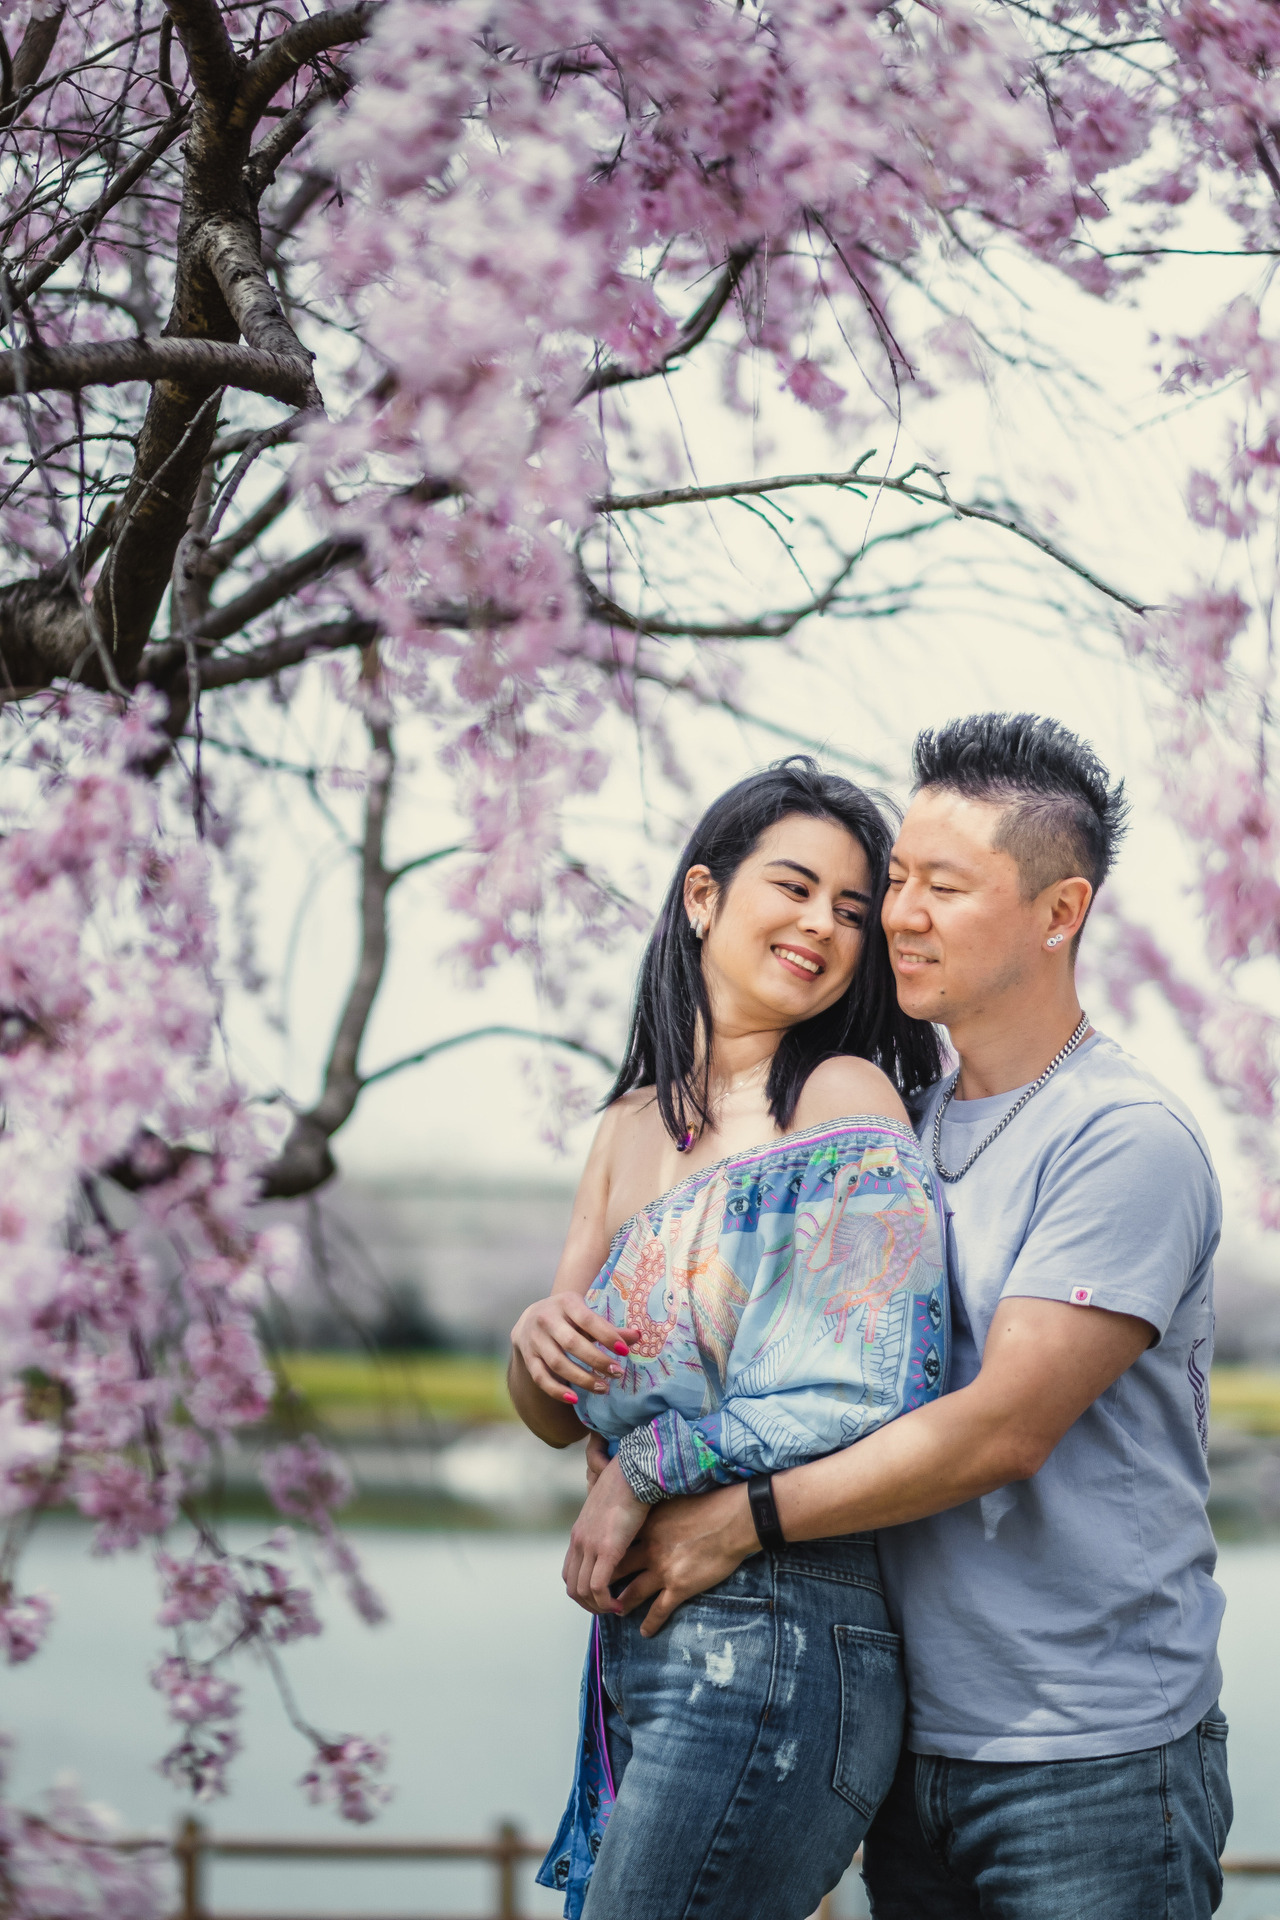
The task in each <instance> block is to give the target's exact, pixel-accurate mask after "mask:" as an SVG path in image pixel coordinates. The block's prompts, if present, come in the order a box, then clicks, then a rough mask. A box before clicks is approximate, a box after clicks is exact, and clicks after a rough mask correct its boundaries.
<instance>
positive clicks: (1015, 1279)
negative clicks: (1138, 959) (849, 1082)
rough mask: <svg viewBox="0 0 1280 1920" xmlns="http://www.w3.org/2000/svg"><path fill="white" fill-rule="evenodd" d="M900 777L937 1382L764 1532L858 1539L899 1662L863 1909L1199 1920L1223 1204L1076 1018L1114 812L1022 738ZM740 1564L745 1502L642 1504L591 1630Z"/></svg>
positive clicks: (661, 1605) (811, 1481)
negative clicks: (867, 1534)
mask: <svg viewBox="0 0 1280 1920" xmlns="http://www.w3.org/2000/svg"><path fill="white" fill-rule="evenodd" d="M914 766H915V778H916V793H915V798H914V799H913V801H912V803H911V806H910V808H909V810H908V812H907V815H906V817H905V819H904V821H903V825H902V830H901V833H900V835H899V837H898V841H897V844H896V847H895V850H894V858H893V863H892V867H891V871H890V883H889V890H888V895H887V898H886V900H885V903H884V910H883V922H884V928H885V932H886V935H887V937H888V941H889V947H890V952H891V957H892V962H893V968H894V973H895V976H896V979H897V984H898V995H899V999H900V1002H901V1004H902V1006H903V1007H904V1008H905V1010H906V1011H907V1012H909V1013H911V1014H914V1015H916V1016H918V1017H920V1018H922V1019H928V1020H934V1021H938V1022H940V1023H942V1024H943V1025H944V1026H946V1028H947V1029H948V1031H949V1033H950V1037H951V1041H952V1045H953V1047H954V1048H955V1051H956V1053H957V1055H958V1056H959V1061H960V1065H959V1069H958V1074H957V1075H956V1076H955V1077H954V1081H953V1078H952V1077H951V1076H949V1077H948V1078H947V1079H946V1080H944V1081H943V1082H941V1083H940V1084H939V1085H937V1086H935V1087H933V1088H932V1089H930V1090H929V1092H928V1093H927V1094H926V1095H925V1097H924V1099H923V1102H922V1104H921V1106H920V1110H919V1113H918V1117H917V1127H918V1131H919V1132H920V1134H921V1137H922V1139H923V1140H924V1141H925V1142H926V1144H927V1147H928V1150H929V1152H930V1153H931V1154H932V1155H933V1156H934V1158H935V1160H936V1163H937V1165H938V1168H939V1171H940V1172H941V1174H942V1176H943V1179H944V1181H945V1182H946V1191H947V1196H948V1199H949V1202H950V1204H951V1207H952V1209H953V1222H952V1232H953V1248H952V1253H953V1287H952V1293H953V1311H954V1322H955V1324H954V1354H953V1361H952V1369H951V1376H950V1382H949V1391H948V1392H947V1393H946V1394H945V1395H944V1396H943V1397H942V1398H941V1399H940V1400H938V1401H936V1402H934V1403H933V1404H932V1405H930V1406H928V1407H924V1408H921V1409H919V1410H917V1411H916V1412H913V1413H910V1414H908V1415H906V1416H905V1417H904V1418H903V1419H901V1420H898V1421H896V1422H894V1423H893V1424H891V1425H890V1426H888V1427H886V1428H884V1429H882V1430H880V1431H879V1432H877V1433H875V1434H872V1435H870V1436H869V1437H868V1438H867V1439H865V1440H863V1441H861V1442H859V1443H858V1444H857V1445H856V1446H853V1447H850V1448H848V1449H847V1450H846V1451H844V1452H842V1453H838V1454H834V1455H831V1456H829V1457H828V1458H826V1459H824V1460H820V1461H814V1462H811V1463H809V1464H808V1465H805V1466H801V1467H797V1468H795V1469H793V1470H792V1471H790V1472H787V1473H780V1474H775V1475H774V1476H773V1495H774V1499H775V1503H776V1508H777V1514H778V1518H779V1520H780V1522H781V1528H782V1532H783V1534H784V1536H785V1537H786V1539H788V1540H805V1539H817V1538H823V1537H825V1536H828V1535H832V1534H839V1533H844V1532H851V1531H861V1530H863V1529H866V1528H872V1527H874V1528H877V1529H879V1547H880V1555H881V1561H882V1566H883V1571H884V1577H885V1583H886V1589H887V1592H888V1595H889V1599H890V1605H891V1609H892V1610H894V1612H895V1614H896V1616H897V1618H898V1620H899V1621H900V1624H901V1629H902V1633H903V1637H904V1643H905V1653H906V1662H907V1681H908V1696H909V1709H908V1730H907V1740H906V1749H905V1751H904V1754H903V1758H902V1763H901V1766H900V1768H899V1772H898V1777H897V1780H896V1781H895V1784H894V1786H893V1788H892V1790H891V1792H890V1795H889V1798H888V1800H887V1801H886V1802H885V1804H884V1805H883V1807H882V1808H881V1810H880V1813H879V1815H878V1816H877V1819H876V1821H875V1824H874V1826H873V1827H872V1830H871V1833H870V1834H869V1836H868V1840H867V1845H866V1879H867V1885H868V1889H869V1892H870V1896H871V1900H872V1907H873V1912H874V1914H875V1915H876V1920H978V1916H984V1915H998V1916H1000V1920H1174V1917H1175V1916H1176V1917H1177V1920H1201V1916H1203V1915H1207V1914H1209V1913H1210V1912H1212V1911H1213V1910H1214V1909H1215V1908H1216V1907H1217V1905H1218V1903H1219V1900H1220V1898H1221V1890H1222V1881H1221V1875H1220V1872H1219V1869H1218V1857H1219V1855H1220V1852H1221V1849H1222V1845H1223V1842H1224V1840H1225V1837H1226V1831H1227V1827H1228V1825H1229V1823H1230V1818H1231V1798H1230V1791H1229V1788H1228V1784H1227V1773H1226V1749H1225V1735H1226V1724H1225V1722H1224V1721H1223V1719H1222V1717H1221V1715H1220V1713H1219V1712H1218V1709H1217V1704H1216V1703H1217V1695H1218V1689H1219V1682H1220V1674H1219V1668H1218V1663H1217V1656H1216V1642H1217V1633H1218V1625H1219V1621H1220V1618H1221V1611H1222V1595H1221V1593H1220V1591H1219V1589H1218V1588H1217V1586H1216V1585H1215V1584H1214V1581H1213V1578H1212V1574H1213V1566H1214V1558H1215V1553H1214V1543H1213V1537H1212V1534H1211V1532H1210V1529H1209V1525H1208V1520H1207V1518H1206V1514H1205V1498H1206V1494H1207V1490H1208V1476H1207V1471H1206V1465H1205V1446H1206V1440H1207V1434H1206V1393H1207V1386H1206V1381H1207V1376H1208V1368H1209V1361H1210V1356H1211V1345H1212V1328H1213V1313H1212V1269H1211V1262H1212V1256H1213V1252H1214V1249H1215V1247H1216V1245H1217V1240H1218V1232H1219V1226H1220V1219H1221V1206H1220V1197H1219V1193H1218V1187H1217V1182H1216V1180H1215V1178H1214V1174H1213V1169H1212V1166H1211V1164H1210V1161H1209V1156H1208V1152H1207V1149H1206V1147H1205V1144H1204V1142H1203V1140H1202V1138H1201V1136H1200V1133H1199V1131H1198V1129H1197V1127H1196V1125H1195V1122H1194V1121H1193V1120H1192V1118H1191V1116H1190V1115H1189V1114H1188V1113H1187V1111H1186V1109H1185V1108H1184V1107H1183V1106H1182V1105H1181V1104H1180V1102H1178V1101H1177V1100H1175V1099H1174V1097H1173V1096H1172V1095H1171V1094H1169V1093H1167V1092H1165V1090H1164V1089H1163V1088H1162V1087H1161V1086H1160V1085H1159V1083H1158V1082H1157V1081H1155V1080H1154V1079H1153V1078H1152V1077H1151V1076H1150V1075H1149V1074H1147V1073H1146V1072H1145V1070H1144V1069H1143V1068H1141V1067H1140V1066H1139V1065H1138V1063H1137V1062H1136V1061H1135V1060H1133V1059H1132V1058H1131V1057H1130V1056H1129V1055H1127V1054H1126V1053H1125V1052H1123V1050H1122V1049H1121V1048H1120V1047H1118V1046H1117V1045H1116V1044H1115V1042H1114V1041H1112V1040H1110V1039H1107V1038H1106V1037H1104V1036H1103V1035H1101V1034H1099V1033H1096V1032H1095V1031H1094V1030H1093V1029H1092V1027H1090V1026H1089V1025H1088V1022H1087V1019H1086V1018H1085V1016H1084V1015H1083V1014H1082V1012H1081V1009H1080V1005H1079V1002H1078V1000H1077V998H1076V987H1075V955H1076V949H1077V946H1078V943H1079V939H1080V934H1081V931H1082V929H1083V927H1084V923H1085V919H1086V916H1087V914H1088V911H1089V907H1090V904H1091V902H1092V899H1093V897H1094V894H1095V892H1096V890H1097V888H1098V887H1099V886H1100V885H1101V884H1102V881H1103V880H1104V879H1105V877H1106V874H1107V872H1108V870H1109V868H1110V866H1111V864H1112V860H1113V858H1114V854H1115V850H1116V846H1117V843H1118V841H1119V838H1120V835H1121V833H1122V831H1123V814H1124V803H1123V797H1122V788H1121V787H1120V786H1116V787H1114V788H1113V787H1111V786H1110V784H1109V781H1108V776H1107V774H1106V771H1105V769H1104V768H1103V767H1102V766H1101V765H1100V764H1099V762H1098V760H1097V759H1096V757H1095V756H1094V754H1093V753H1092V752H1091V751H1090V749H1089V748H1088V747H1087V746H1085V745H1084V744H1083V743H1082V742H1081V741H1080V740H1078V739H1077V738H1076V737H1075V736H1074V735H1072V734H1070V733H1068V732H1067V731H1066V729H1065V728H1063V727H1061V726H1059V725H1057V724H1056V723H1054V722H1052V721H1046V720H1042V719H1036V718H1034V717H1031V716H1027V715H1022V716H1018V717H1015V718H1010V717H1009V716H1006V715H1000V714H984V715H980V716H976V717H972V718H969V719H966V720H961V721H957V722H954V723H952V724H951V725H949V726H947V727H945V728H943V729H942V730H941V731H940V732H938V733H937V734H933V733H923V734H921V736H920V738H919V739H918V741H917V742H916V749H915V761H914ZM757 1551H759V1538H758V1536H757V1534H756V1531H755V1527H754V1524H753V1520H752V1514H751V1507H750V1504H749V1501H748V1495H747V1490H746V1488H745V1487H741V1488H739V1487H733V1488H725V1489H722V1490H717V1491H716V1492H714V1493H710V1494H705V1495H702V1496H700V1497H699V1498H698V1499H695V1500H688V1501H675V1502H671V1503H669V1504H667V1505H664V1506H661V1507H659V1508H656V1509H655V1511H654V1514H653V1516H652V1518H651V1519H650V1521H649V1522H648V1524H647V1526H646V1528H645V1530H644V1532H643V1533H642V1534H641V1536H640V1538H639V1540H638V1541H637V1543H636V1545H635V1546H634V1547H633V1548H632V1550H631V1552H630V1554H629V1555H628V1556H627V1557H626V1558H625V1559H624V1560H623V1561H622V1563H621V1567H620V1571H621V1572H622V1573H624V1574H626V1573H630V1572H631V1571H632V1570H633V1569H634V1570H635V1578H634V1579H633V1580H632V1582H631V1584H630V1585H629V1586H628V1587H627V1588H626V1590H625V1592H624V1594H623V1599H622V1605H623V1607H624V1609H625V1610H627V1611H630V1610H631V1608H633V1607H635V1606H637V1605H641V1604H643V1603H644V1602H646V1601H649V1600H650V1599H652V1605H651V1607H650V1610H649V1613H648V1616H647V1618H646V1620H645V1625H644V1631H645V1632H646V1633H654V1632H657V1631H659V1630H660V1628H661V1626H662V1624H663V1622H664V1621H665V1620H666V1619H667V1618H668V1617H669V1615H670V1614H671V1612H672V1610H673V1609H674V1608H675V1607H676V1606H678V1605H679V1604H680V1603H681V1602H682V1601H683V1600H686V1599H688V1598H689V1597H690V1596H691V1595H693V1594H695V1593H698V1592H702V1591H704V1590H705V1589H706V1588H708V1587H710V1586H713V1585H715V1584H716V1583H717V1582H718V1581H720V1580H722V1579H724V1578H725V1577H726V1575H727V1574H728V1573H730V1572H731V1571H732V1570H733V1568H735V1567H736V1566H737V1565H739V1564H740V1562H741V1561H742V1560H743V1559H745V1558H746V1557H747V1556H748V1555H749V1554H751V1553H753V1552H757ZM583 1597H584V1598H587V1597H588V1596H583ZM594 1603H595V1604H596V1605H609V1604H610V1601H609V1598H608V1595H607V1594H603V1593H600V1594H595V1595H594Z"/></svg>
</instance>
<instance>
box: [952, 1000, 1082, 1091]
mask: <svg viewBox="0 0 1280 1920" xmlns="http://www.w3.org/2000/svg"><path fill="white" fill-rule="evenodd" d="M1079 1024H1080V1002H1079V1001H1078V1000H1077V998H1076V989H1075V982H1074V980H1072V979H1071V978H1070V977H1068V978H1066V979H1065V980H1064V981H1063V984H1062V988H1061V990H1060V991H1057V992H1055V993H1053V994H1051V995H1045V996H1044V997H1043V998H1041V999H1039V1000H1037V1001H1036V1002H1035V1003H1033V1004H1028V1005H1017V1006H1006V1005H1003V1004H997V1005H996V1006H993V1007H986V1008H983V1010H982V1011H981V1012H980V1013H976V1014H974V1015H973V1016H972V1018H970V1019H966V1020H958V1021H957V1022H956V1024H955V1025H954V1026H953V1027H951V1028H950V1034H951V1044H952V1046H953V1047H954V1048H955V1050H956V1052H957V1053H958V1054H959V1056H960V1077H959V1080H958V1081H957V1082H956V1095H955V1097H956V1099H957V1100H985V1099H988V1098H990V1097H991V1096H992V1095H994V1094H997V1093H1011V1092H1012V1091H1013V1089H1014V1088H1015V1087H1025V1086H1026V1085H1027V1084H1028V1082H1029V1081H1032V1080H1037V1079H1039V1077H1040V1075H1041V1074H1042V1073H1043V1072H1044V1070H1045V1068H1046V1067H1047V1066H1048V1064H1049V1062H1050V1061H1051V1060H1052V1059H1053V1057H1054V1055H1055V1054H1057V1053H1059V1052H1060V1051H1061V1049H1062V1048H1063V1047H1065V1046H1066V1044H1067V1041H1068V1040H1069V1039H1070V1038H1071V1036H1072V1034H1073V1033H1074V1032H1075V1030H1076V1028H1077V1027H1078V1026H1079Z"/></svg>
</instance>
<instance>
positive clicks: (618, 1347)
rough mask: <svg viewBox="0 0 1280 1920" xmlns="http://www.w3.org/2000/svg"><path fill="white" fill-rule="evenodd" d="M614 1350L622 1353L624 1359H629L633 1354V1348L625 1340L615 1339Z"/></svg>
mask: <svg viewBox="0 0 1280 1920" xmlns="http://www.w3.org/2000/svg"><path fill="white" fill-rule="evenodd" d="M613 1350H614V1352H615V1353H620V1354H621V1355H622V1357H623V1359H624V1360H627V1359H629V1358H630V1356H631V1349H630V1347H629V1346H628V1345H627V1343H626V1341H625V1340H615V1341H614V1343H613Z"/></svg>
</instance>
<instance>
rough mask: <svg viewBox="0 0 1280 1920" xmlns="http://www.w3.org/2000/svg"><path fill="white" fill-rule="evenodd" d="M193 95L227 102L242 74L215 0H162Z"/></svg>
mask: <svg viewBox="0 0 1280 1920" xmlns="http://www.w3.org/2000/svg"><path fill="white" fill-rule="evenodd" d="M165 5H166V7H167V8H168V11H169V15H170V17H171V19H172V21H173V24H174V28H175V30H176V32H177V35H178V38H179V40H181V42H182V50H183V52H184V53H185V54H186V56H187V66H188V68H189V69H190V73H191V79H192V82H193V84H194V86H195V89H196V92H197V93H199V94H200V95H201V96H202V97H203V98H204V99H206V100H212V101H224V102H226V101H229V100H230V98H231V97H232V95H233V94H234V92H235V89H236V87H237V86H238V85H239V82H240V75H241V72H242V71H243V69H242V67H241V63H240V61H239V60H238V59H237V58H236V50H235V48H234V47H233V46H232V44H231V36H230V34H229V33H228V32H227V26H226V21H225V20H224V19H223V17H222V9H221V8H220V7H219V6H218V4H217V0H165Z"/></svg>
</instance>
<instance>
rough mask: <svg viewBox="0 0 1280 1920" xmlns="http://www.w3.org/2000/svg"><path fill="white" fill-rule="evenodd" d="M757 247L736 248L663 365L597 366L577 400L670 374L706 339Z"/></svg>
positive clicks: (686, 322) (684, 327)
mask: <svg viewBox="0 0 1280 1920" xmlns="http://www.w3.org/2000/svg"><path fill="white" fill-rule="evenodd" d="M756 250H757V249H756V246H755V244H754V243H752V245H750V246H746V247H735V248H734V250H733V252H732V253H731V254H730V255H729V258H728V259H727V261H726V262H725V265H724V269H723V271H722V272H721V274H720V276H719V278H718V279H717V281H716V283H715V285H714V286H713V287H712V289H711V291H710V293H709V294H708V295H707V297H706V299H705V300H704V301H703V302H702V303H701V305H700V306H699V307H697V308H696V310H695V311H694V312H693V313H692V314H690V316H689V318H688V319H687V320H686V321H685V323H684V325H683V327H681V329H680V333H679V337H678V338H677V340H676V343H675V345H674V346H673V347H672V349H671V351H670V353H668V354H666V355H665V356H664V357H663V361H662V364H661V366H658V367H643V368H637V369H631V368H627V367H620V366H618V365H617V364H616V363H614V362H611V363H610V364H609V365H607V366H603V367H594V368H593V369H592V371H591V372H590V373H589V374H588V375H587V376H586V378H585V379H584V381H583V382H582V385H581V386H580V387H579V389H578V392H577V394H576V396H575V400H585V399H586V397H587V395H588V394H590V393H599V392H600V391H601V390H602V389H603V388H605V387H621V386H625V385H628V384H629V383H630V382H631V381H633V380H652V379H653V378H654V377H655V376H656V375H657V374H660V373H666V372H667V371H668V370H669V369H670V368H671V367H672V366H674V365H675V363H676V361H677V360H680V359H682V358H683V357H684V355H685V354H687V353H692V351H693V349H694V348H695V347H696V346H698V345H700V344H701V342H702V341H703V340H705V339H706V337H707V335H708V334H709V333H710V331H711V329H712V327H714V325H715V323H716V321H717V320H718V319H719V318H720V315H721V314H722V313H723V312H724V309H725V307H726V306H727V305H728V304H729V301H730V299H731V298H732V297H733V294H734V293H735V291H736V290H737V286H738V283H739V281H740V280H741V279H742V276H743V274H744V273H745V272H746V270H747V268H748V266H749V265H750V264H751V262H752V260H753V259H754V258H755V255H756Z"/></svg>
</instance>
